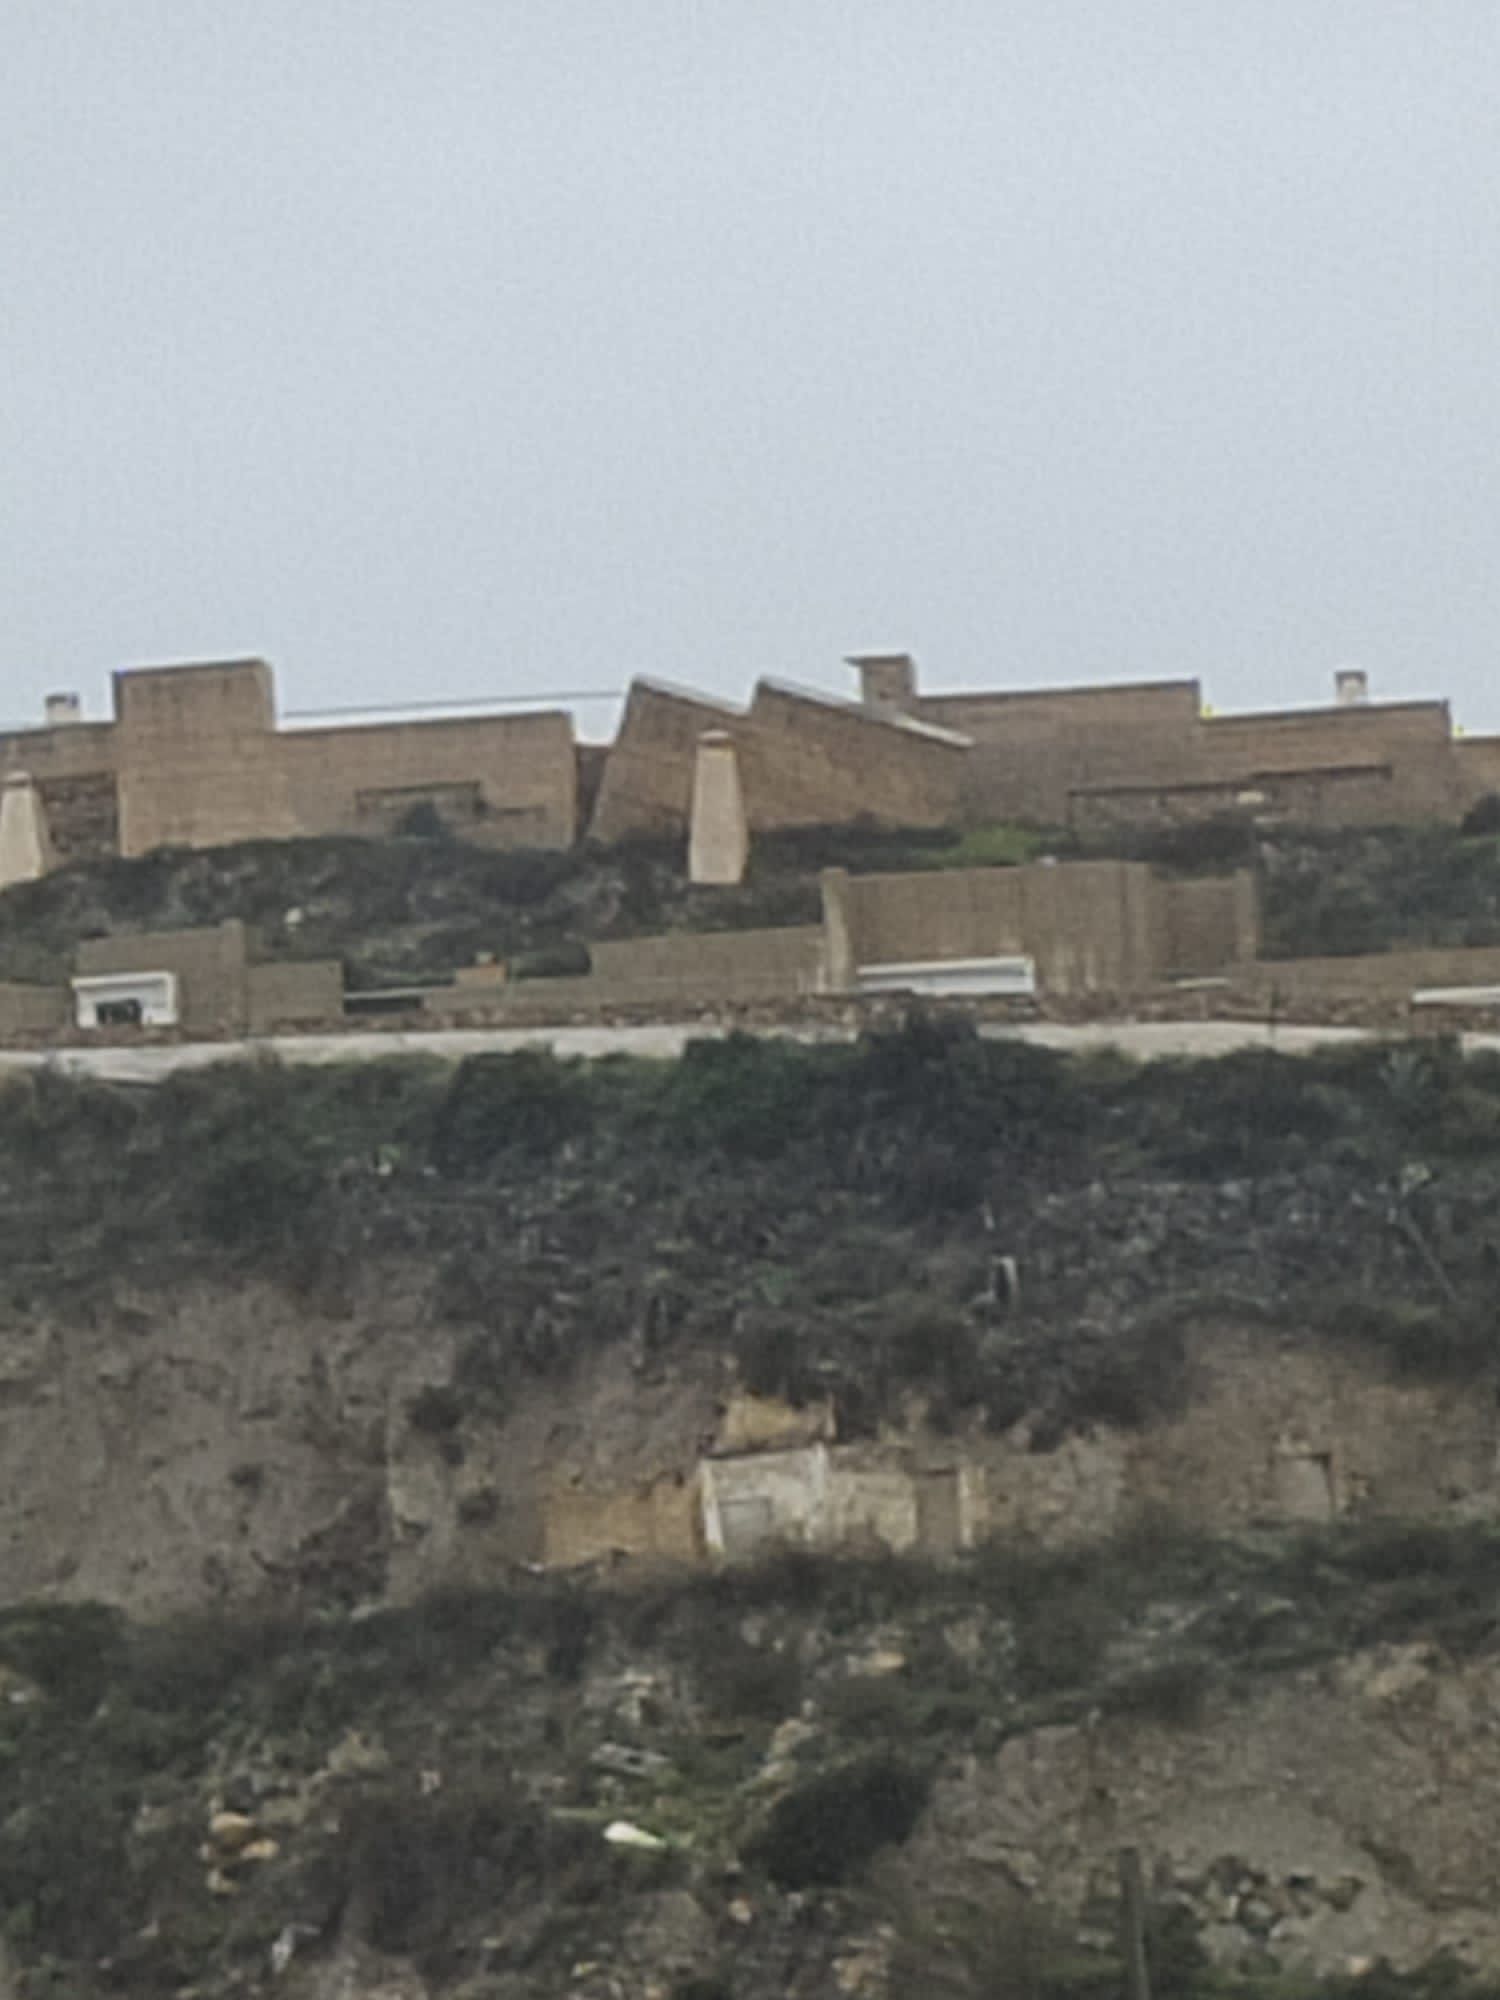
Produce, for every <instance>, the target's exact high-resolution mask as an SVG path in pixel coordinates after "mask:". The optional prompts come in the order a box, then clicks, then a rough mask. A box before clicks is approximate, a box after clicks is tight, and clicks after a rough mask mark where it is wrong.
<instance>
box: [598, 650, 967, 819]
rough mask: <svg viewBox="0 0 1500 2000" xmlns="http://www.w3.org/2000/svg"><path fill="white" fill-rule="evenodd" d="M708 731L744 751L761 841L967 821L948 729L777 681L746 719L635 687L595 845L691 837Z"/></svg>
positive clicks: (745, 783) (647, 685) (749, 803)
mask: <svg viewBox="0 0 1500 2000" xmlns="http://www.w3.org/2000/svg"><path fill="white" fill-rule="evenodd" d="M709 731H721V732H723V733H724V734H726V735H727V736H729V737H730V739H731V740H732V741H733V743H734V746H735V751H736V755H737V758H738V763H739V775H740V783H741V786H742V789H743V793H744V800H745V813H746V818H747V820H748V822H749V825H750V830H751V832H752V833H770V832H775V831H777V830H779V829H782V828H788V827H799V826H820V825H840V824H847V823H848V822H850V821H854V820H869V821H872V822H876V823H882V824H885V825H887V826H928V827H936V826H946V825H951V824H953V823H954V822H955V821H956V820H957V819H958V818H959V816H960V810H961V807H960V799H961V792H962V785H963V773H964V765H965V759H966V757H967V754H968V752H967V747H966V745H965V744H964V742H963V741H962V739H961V738H959V737H958V736H956V735H953V734H951V733H949V732H946V731H942V730H938V729H926V728H923V727H921V726H920V725H919V724H915V723H913V722H912V721H910V720H909V719H904V718H902V717H900V716H896V715H886V714H877V713H875V712H872V711H869V710H865V709H861V708H858V707H856V706H855V705H854V704H853V703H850V702H839V701H832V700H829V699H827V698H826V697H824V696H820V695H814V694H808V693H805V692H803V691H802V690H800V689H797V688H791V687H785V686H783V685H781V684H780V683H778V682H772V681H762V682H761V683H760V685H759V686H758V687H757V688H756V690H755V695H754V699H753V700H752V702H751V705H750V707H749V709H748V710H740V709H735V708H730V707H728V706H727V705H725V704H722V703H719V702H713V701H708V700H706V699H704V698H703V697H702V696H699V695H695V694H691V693H688V692H686V691H684V690H681V689H677V688H671V687H665V686H663V685H661V684H659V683H657V682H654V681H636V682H635V683H634V684H633V685H632V687H631V690H630V695H629V698H628V700H627V702H626V705H625V714H624V717H623V719H622V721H621V724H620V733H619V736H618V738H617V739H616V741H615V744H614V746H613V748H612V749H611V750H610V751H609V754H608V756H607V758H606V761H605V768H604V776H603V780H602V782H601V784H600V787H599V796H598V800H597V803H596V805H595V808H594V814H593V818H592V820H591V822H590V825H589V832H590V834H591V836H592V837H593V838H594V839H595V840H598V841H606V842H607V841H615V840H624V839H630V838H641V837H647V838H651V837H655V838H678V837H681V836H683V835H685V833H686V831H687V825H688V815H689V811H690V809H691V804H692V789H693V767H694V762H695V759H696V757H697V749H698V741H699V738H700V737H702V736H703V735H704V734H706V733H707V732H709Z"/></svg>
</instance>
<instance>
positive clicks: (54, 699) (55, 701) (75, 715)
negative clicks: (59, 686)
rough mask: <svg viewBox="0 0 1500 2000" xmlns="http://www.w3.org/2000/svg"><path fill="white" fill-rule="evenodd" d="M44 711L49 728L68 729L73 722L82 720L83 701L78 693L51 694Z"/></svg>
mask: <svg viewBox="0 0 1500 2000" xmlns="http://www.w3.org/2000/svg"><path fill="white" fill-rule="evenodd" d="M42 712H43V714H44V715H45V716H46V718H47V727H48V728H49V729H66V728H68V727H69V725H70V724H72V723H75V722H82V720H83V702H82V700H81V698H80V697H79V696H78V695H76V694H49V695H48V696H47V699H46V701H45V702H44V703H43V706H42Z"/></svg>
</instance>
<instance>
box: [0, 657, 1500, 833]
mask: <svg viewBox="0 0 1500 2000" xmlns="http://www.w3.org/2000/svg"><path fill="white" fill-rule="evenodd" d="M853 664H854V665H855V666H856V667H857V668H858V670H859V674H860V683H861V685H860V698H859V699H858V700H850V701H844V700H839V699H837V698H835V697H832V696H829V695H826V694H820V693H815V692H812V691H809V690H806V689H803V688H799V687H796V686H792V685H789V684H787V683H785V682H781V681H773V680H762V681H761V682H760V683H759V684H758V685H757V686H756V688H755V691H754V694H753V696H752V699H751V701H750V703H749V705H748V706H747V707H743V708H741V707H735V706H732V705H729V704H726V703H723V702H720V701H717V700H714V699H713V698H711V697H709V696H706V695H702V694H699V693H695V692H693V691H691V690H687V689H679V688H673V687H670V686H667V685H665V684H663V683H661V682H657V681H651V680H637V681H636V682H634V683H633V685H632V686H631V688H630V690H629V694H628V698H627V700H626V703H625V709H624V715H623V719H622V721H621V725H620V729H619V732H618V735H617V736H616V738H615V740H614V742H613V743H612V744H610V745H608V746H605V747H602V748H596V747H594V746H582V747H580V746H579V745H578V744H577V743H576V742H575V740H574V734H573V724H572V719H571V717H570V716H569V715H568V714H567V713H566V712H563V711H542V710H532V711H529V712H525V713H517V714H511V715H502V716H494V715H491V716H478V717H467V718H464V719H462V720H457V719H442V720H410V721H399V722H383V723H375V724H341V725H337V726H324V727H315V728H286V727H284V726H282V725H281V724H280V723H279V721H278V718H277V712H276V695H275V685H274V681H273V677H272V672H271V669H270V667H269V666H268V665H267V664H266V663H265V662H264V661H260V660H230V661H220V662H214V663H210V664H206V665H201V666H182V667H166V668H142V669H137V670H132V671H126V672H121V673H118V674H116V675H115V679H114V716H113V719H112V720H110V721H102V722H101V721H91V722H85V721H84V720H82V718H81V714H80V711H79V708H78V704H77V702H76V700H75V699H74V698H72V697H68V696H62V697H56V698H54V699H53V700H52V701H49V704H48V711H49V715H48V722H47V724H46V725H45V726H43V727H39V728H28V729H21V730H12V731H10V732H7V733H0V778H3V777H4V776H5V775H6V774H7V773H12V772H18V771H24V772H26V773H28V774H29V775H30V776H31V778H32V779H33V781H34V782H35V785H36V788H37V794H38V796H39V797H40V800H41V802H42V806H43V808H44V811H45V814H46V819H47V825H48V830H49V833H50V837H51V842H52V846H53V849H54V851H55V853H56V855H57V856H58V858H59V859H60V860H69V859H72V858H75V857H79V856H87V855H99V854H110V853H122V854H127V855H133V854H144V853H147V852H149V851H150V850H151V849H153V848H156V847H161V846H167V845H183V846H215V845H219V844H223V843H227V842H232V841H239V840H247V839H282V838H287V837H289V836H292V835H298V834H302V835H311V834H328V833H364V834H388V833H391V832H393V831H396V830H397V829H399V828H400V827H401V826H403V824H406V823H408V820H409V816H410V815H411V814H412V813H413V811H414V809H421V811H422V814H423V817H424V818H426V819H428V820H429V822H430V817H431V816H432V815H435V816H436V817H437V819H439V820H441V821H442V822H443V823H444V824H445V825H446V826H448V827H449V828H450V829H451V830H452V831H454V832H455V833H457V834H459V835H461V836H462V837H463V838H465V839H470V840H474V841H477V842H480V843H482V844H486V845H495V846H532V847H566V846H568V845H570V844H571V843H572V842H573V841H574V840H576V839H577V838H579V837H580V835H582V834H586V835H588V836H589V837H591V838H593V839H596V840H599V841H601V842H612V841H617V840H621V839H628V838H636V837H650V838H668V839H679V838H684V837H685V835H686V832H687V826H688V819H689V814H690V809H691V798H692V786H693V770H694V763H695V759H696V756H697V751H698V745H699V742H700V740H701V738H702V737H703V736H704V735H705V734H706V733H707V732H710V731H714V732H718V733H719V734H720V735H721V736H727V737H728V738H729V740H730V741H731V742H732V744H733V746H734V751H735V756H736V759H737V766H738V778H739V783H740V785H741V787H742V790H743V797H744V803H745V812H746V817H747V820H748V824H749V828H750V831H751V832H752V833H765V832H771V831H775V830H779V829H786V828H793V827H799V826H818V825H823V826H828V825H848V824H851V823H853V822H857V821H860V822H867V823H872V824H877V825H880V824H883V825H886V826H893V827H895V826H911V827H941V826H957V825H963V824H971V825H972V824H978V823H983V822H986V821H997V820H1020V821H1029V822H1031V823H1033V824H1039V825H1043V826H1053V827H1070V828H1072V829H1074V830H1075V831H1077V832H1079V833H1083V834H1086V835H1087V834H1101V833H1105V834H1107V833H1110V832H1113V831H1118V830H1121V829H1127V828H1128V829H1139V828H1142V827H1151V826H1167V825H1176V824H1183V823H1188V824H1191V823H1193V822H1195V821H1201V820H1205V819H1210V818H1215V817H1218V816H1222V815H1224V814H1233V815H1238V816H1242V817H1249V818H1253V819H1256V820H1258V821H1260V822H1261V823H1263V824H1264V823H1272V824H1274V823H1276V822H1293V821H1295V822H1299V823H1302V824H1313V825H1360V824H1376V823H1380V822H1392V821H1412V820H1422V819H1443V820H1456V819H1458V818H1460V817H1462V815H1463V814H1464V813H1465V812H1466V811H1467V810H1468V809H1469V807H1471V806H1472V805H1473V804H1474V803H1475V801H1476V800H1477V799H1479V798H1481V797H1483V796H1485V795H1486V794H1488V793H1491V792H1495V791H1500V736H1489V737H1473V738H1468V737H1461V736H1455V734H1454V731H1453V728H1452V723H1451V718H1450V715H1449V711H1448V706H1447V704H1446V703H1445V702H1442V701H1404V702H1372V701H1369V700H1368V699H1366V698H1365V691H1364V688H1363V683H1362V679H1359V677H1351V676H1345V677H1344V680H1345V683H1346V685H1345V686H1344V688H1343V696H1344V698H1343V699H1342V700H1341V701H1340V702H1339V703H1337V704H1335V705H1332V706H1328V707H1323V708H1314V709H1307V710H1297V711H1290V710H1289V711H1284V712H1279V713H1267V714H1249V715H1232V716H1216V715H1212V714H1210V713H1208V712H1207V711H1206V710H1205V709H1204V706H1203V701H1202V695H1201V690H1200V688H1199V685H1198V683H1197V682H1196V681H1192V680H1175V681H1152V682H1141V683H1136V684H1123V685H1118V686H1102V687H1083V688H1064V689H1045V690H1033V691H1009V690H1007V691H1000V692H993V691H978V692H972V693H959V694H936V695H927V694H924V693H922V692H921V691H920V689H919V688H918V685H917V675H916V668H915V665H914V663H913V662H912V661H911V659H910V658H909V657H908V656H906V655H903V654H882V655H862V656H858V657H857V658H856V659H855V660H854V662H853ZM1351 679H1356V680H1358V685H1357V686H1355V687H1354V688H1353V689H1352V690H1351V688H1350V687H1349V686H1348V685H1347V683H1348V682H1349V681H1350V680H1351ZM580 768H582V769H583V770H584V772H585V774H586V776H587V779H588V784H587V786H586V787H584V788H581V787H580V782H579V773H580ZM581 807H582V808H583V809H582V810H581Z"/></svg>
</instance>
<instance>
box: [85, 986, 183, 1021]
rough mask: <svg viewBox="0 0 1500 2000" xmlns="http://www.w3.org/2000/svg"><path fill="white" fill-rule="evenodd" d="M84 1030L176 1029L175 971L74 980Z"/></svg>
mask: <svg viewBox="0 0 1500 2000" xmlns="http://www.w3.org/2000/svg"><path fill="white" fill-rule="evenodd" d="M73 1005H74V1009H75V1012H76V1018H77V1022H78V1025H79V1027H80V1028H172V1027H175V1026H176V1025H177V974H176V973H175V972H101V973H93V974H91V975H90V976H89V977H88V978H85V979H75V980H74V981H73Z"/></svg>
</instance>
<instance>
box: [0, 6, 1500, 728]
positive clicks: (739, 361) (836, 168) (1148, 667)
mask: <svg viewBox="0 0 1500 2000" xmlns="http://www.w3.org/2000/svg"><path fill="white" fill-rule="evenodd" d="M0 452H3V457H0V549H3V567H0V578H3V593H0V595H3V626H0V632H3V636H0V714H3V715H5V716H6V717H7V718H13V717H16V716H20V715H26V714H29V713H31V712H32V711H33V710H34V709H35V708H36V707H37V706H38V705H39V703H40V700H41V696H42V694H43V692H44V691H45V690H46V689H48V688H51V687H54V686H61V687H80V688H82V689H83V690H84V691H85V693H86V695H87V696H88V698H89V699H90V702H91V704H93V705H95V706H99V705H102V703H103V702H104V700H105V699H106V690H105V681H106V676H107V674H108V672H109V670H110V669H111V668H113V667H115V666H119V665H125V664H131V663H136V662H141V661H147V660H169V659H180V658H192V657H198V658H202V657H208V656H213V655H223V654H232V653H240V652H252V651H253V652H260V653H264V654H265V655H267V656H268V657H269V658H270V659H272V660H273V661H274V662H275V664H276V666H277V669H278V673H279V676H280V683H281V692H282V699H283V702H284V704H285V705H287V706H288V707H293V708H297V707H302V708H307V707H313V706H324V705H334V704H341V703H350V702H356V701H391V702H394V701H402V700H407V699H413V698H418V697H422V698H435V697H439V696H454V697H466V696H479V695H485V696H487V695H493V694H518V693H532V692H534V693H536V694H537V695H544V694H546V693H547V692H548V691H551V690H557V689H563V688H575V687H580V686H582V687H597V686H610V685H614V684H619V683H623V681H624V680H625V679H626V678H627V677H628V676H629V675H630V674H631V673H634V672H648V673H656V674H660V675H664V676H667V677H669V678H674V679H678V680H686V681H690V682H695V683H698V684H699V685H702V686H704V687H707V688H711V689H714V690H717V691H719V692H721V693H724V694H728V695H738V694H740V693H741V692H743V691H744V690H745V689H746V688H747V686H748V684H749V682H750V681H751V679H752V678H753V676H754V675H755V674H756V673H758V672H763V671H769V672H772V673H781V674H784V675H788V676H791V677H795V678H800V679H803V680H809V681H813V682H816V683H818V684H821V685H823V686H826V687H830V688H842V687H843V686H844V685H845V677H844V675H843V673H842V671H841V670H840V667H839V659H840V656H841V655H842V654H843V653H844V652H846V651H849V650H852V649H856V648H859V647H861V646H867V645H889V646H900V647H909V648H910V649H912V650H913V651H915V652H916V653H917V655H918V657H919V659H920V661H921V663H922V667H923V671H924V676H925V680H926V683H927V684H928V685H930V686H933V687H939V686H960V685H973V684H981V683H1000V684H1007V683H1008V684H1012V685H1028V684H1034V683H1046V682H1054V683H1056V682H1069V681H1077V680H1088V679H1094V678H1130V677H1135V676H1156V675H1180V674H1199V675H1201V676H1202V677H1203V679H1204V681H1205V683H1206V692H1207V694H1208V697H1209V699H1210V700H1211V701H1213V703H1214V704H1215V705H1216V706H1217V707H1219V708H1220V709H1226V708H1236V707H1249V706H1255V705H1259V704H1262V703H1268V704H1270V703H1275V704H1281V703H1292V702H1302V701H1316V700H1319V699H1322V698H1324V696H1325V691H1326V689H1327V687H1328V685H1329V676H1330V674H1331V671H1332V669H1333V667H1334V666H1335V665H1337V664H1339V663H1342V662H1346V661H1347V662H1354V663H1357V664H1361V665H1364V666H1365V667H1367V668H1368V669H1369V670H1370V673H1371V675H1372V679H1373V681H1374V683H1375V686H1376V689H1377V691H1378V692H1384V693H1408V694H1416V693H1434V692H1436V693H1450V694H1451V695H1452V696H1453V697H1454V700H1455V704H1456V710H1457V714H1458V716H1459V719H1460V720H1461V721H1465V722H1467V723H1468V724H1469V726H1470V727H1481V726H1487V727H1490V728H1500V671H1497V663H1500V7H1497V6H1496V4H1495V0H698V4H694V0H0Z"/></svg>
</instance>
